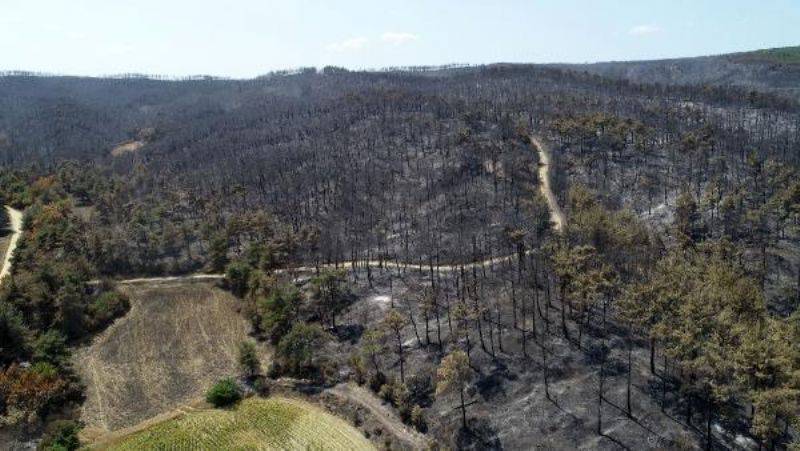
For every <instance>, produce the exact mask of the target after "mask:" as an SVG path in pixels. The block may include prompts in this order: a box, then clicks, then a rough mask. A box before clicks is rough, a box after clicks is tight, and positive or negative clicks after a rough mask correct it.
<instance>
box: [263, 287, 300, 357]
mask: <svg viewBox="0 0 800 451" xmlns="http://www.w3.org/2000/svg"><path fill="white" fill-rule="evenodd" d="M301 303H302V295H301V294H300V291H298V290H297V288H295V287H294V286H292V285H289V284H286V285H282V286H279V287H278V288H277V289H275V290H273V291H272V293H270V295H269V296H267V297H266V298H263V299H262V300H260V301H258V303H257V306H256V307H257V310H258V315H259V317H260V318H261V321H260V324H259V326H260V327H261V329H262V330H263V331H264V332H265V333H266V334H267V336H268V337H269V340H270V342H271V343H272V344H273V345H275V344H277V343H278V342H279V341H281V338H283V337H284V335H286V334H287V333H288V332H289V330H291V328H292V325H293V323H294V321H295V319H296V318H297V316H298V313H299V309H300V304H301Z"/></svg>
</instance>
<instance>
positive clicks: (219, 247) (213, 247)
mask: <svg viewBox="0 0 800 451" xmlns="http://www.w3.org/2000/svg"><path fill="white" fill-rule="evenodd" d="M208 260H209V262H210V264H211V270H212V271H214V272H220V271H224V270H225V266H227V265H228V262H230V259H228V236H227V235H226V234H225V233H224V232H218V233H216V234H214V236H212V237H211V242H210V244H209V246H208Z"/></svg>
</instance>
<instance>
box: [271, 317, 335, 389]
mask: <svg viewBox="0 0 800 451" xmlns="http://www.w3.org/2000/svg"><path fill="white" fill-rule="evenodd" d="M327 341H328V334H326V333H325V331H324V330H322V328H321V327H320V326H319V325H317V324H306V323H296V324H295V325H294V326H293V327H292V330H290V331H289V333H288V334H286V336H285V337H283V338H282V339H281V341H280V343H278V348H277V350H276V356H277V357H278V359H279V361H280V363H281V365H282V367H283V369H284V370H285V371H286V372H287V373H288V374H290V375H292V376H295V377H305V376H308V375H309V373H312V372H314V370H316V369H317V368H316V366H317V365H316V364H317V362H316V361H317V358H318V355H319V351H320V350H321V349H322V347H323V346H324V345H325V343H326V342H327Z"/></svg>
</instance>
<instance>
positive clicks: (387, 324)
mask: <svg viewBox="0 0 800 451" xmlns="http://www.w3.org/2000/svg"><path fill="white" fill-rule="evenodd" d="M407 324H408V320H407V319H406V317H405V316H403V314H402V313H400V312H398V311H397V310H396V309H391V310H389V313H387V314H386V317H384V318H383V327H384V329H385V330H386V331H387V332H389V333H391V334H392V337H393V338H394V341H395V344H396V345H397V347H396V348H395V352H397V357H398V358H399V360H400V382H405V379H406V378H405V356H404V355H403V329H404V328H405V327H406V325H407Z"/></svg>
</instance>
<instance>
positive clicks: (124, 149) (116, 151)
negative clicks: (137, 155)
mask: <svg viewBox="0 0 800 451" xmlns="http://www.w3.org/2000/svg"><path fill="white" fill-rule="evenodd" d="M142 147H144V141H128V142H124V143H122V144H120V145H118V146H116V147H114V148H113V149H111V156H112V157H121V156H123V155H125V154H128V153H134V152H136V151H137V150H139V149H141V148H142Z"/></svg>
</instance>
